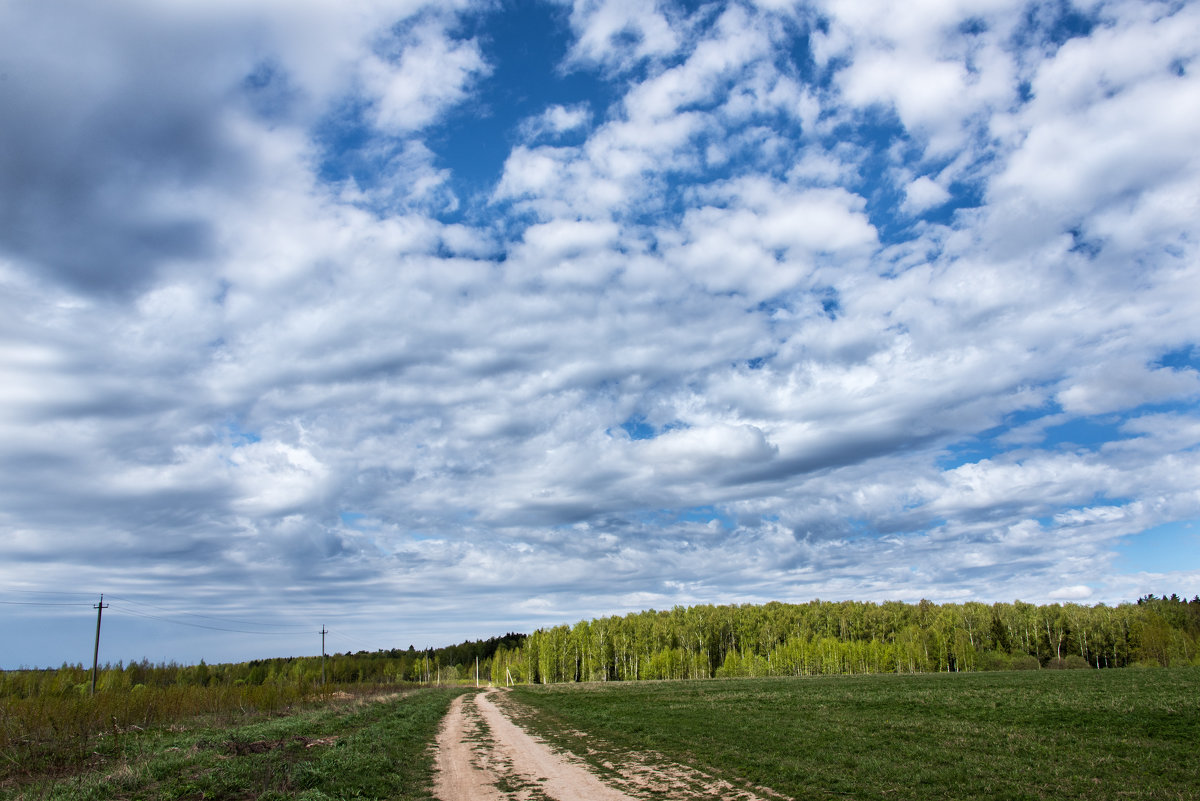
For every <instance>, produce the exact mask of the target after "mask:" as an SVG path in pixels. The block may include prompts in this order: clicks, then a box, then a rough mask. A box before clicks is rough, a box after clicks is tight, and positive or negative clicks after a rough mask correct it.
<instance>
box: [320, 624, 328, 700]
mask: <svg viewBox="0 0 1200 801" xmlns="http://www.w3.org/2000/svg"><path fill="white" fill-rule="evenodd" d="M328 633H329V632H328V631H327V630H326V629H325V626H323V625H322V626H321V684H322V685H324V684H325V635H326V634H328Z"/></svg>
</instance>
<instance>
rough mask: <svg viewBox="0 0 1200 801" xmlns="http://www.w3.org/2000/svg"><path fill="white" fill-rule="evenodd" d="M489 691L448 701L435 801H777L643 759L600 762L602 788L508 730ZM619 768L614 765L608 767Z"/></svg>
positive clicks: (572, 764)
mask: <svg viewBox="0 0 1200 801" xmlns="http://www.w3.org/2000/svg"><path fill="white" fill-rule="evenodd" d="M500 692H501V691H499V690H489V691H488V692H486V693H479V694H477V695H474V696H460V697H459V698H457V699H455V701H454V703H453V704H452V705H451V707H450V711H449V713H447V715H446V718H445V720H444V721H443V722H442V728H441V730H440V731H439V733H438V738H437V749H438V752H437V769H438V776H437V783H436V785H435V788H434V792H435V794H436V795H437V797H438V798H439V799H441V801H500V800H501V799H504V800H505V801H508V800H511V801H527V800H528V801H540V800H541V799H552V800H553V801H636V799H644V798H651V797H653V798H662V797H664V795H665V796H666V797H668V798H672V799H679V801H699V799H722V800H724V799H728V800H729V801H768V800H769V801H778V800H779V799H780V798H782V797H781V796H778V795H775V794H774V793H771V792H770V791H769V790H765V791H763V792H764V795H757V794H755V793H752V792H750V791H748V790H744V789H739V788H735V787H733V786H732V785H731V784H729V783H728V782H725V781H721V780H716V779H713V778H712V777H710V776H708V775H706V774H704V773H701V772H700V771H697V770H694V769H692V768H689V767H686V766H683V765H675V764H670V763H667V762H665V761H664V760H662V759H661V758H655V757H654V756H653V755H646V754H622V755H621V758H620V759H619V760H610V761H607V762H606V763H605V766H606V767H607V768H608V769H609V770H608V772H607V775H606V777H605V781H601V780H600V779H599V778H598V777H597V776H596V774H595V773H593V772H592V770H591V769H590V768H589V767H588V766H586V765H585V764H584V763H583V762H582V761H580V760H579V759H577V758H576V757H574V756H570V755H566V754H563V753H561V752H557V751H553V750H551V749H550V748H549V746H547V745H546V744H545V743H544V742H542V741H541V740H539V739H536V738H535V737H532V736H531V735H530V734H529V733H528V732H526V731H525V730H524V729H522V728H521V727H520V726H518V725H516V724H515V723H513V721H512V720H511V719H510V717H509V716H508V715H507V714H506V713H505V711H504V710H503V709H502V708H501V706H498V705H497V704H496V703H495V701H494V700H493V699H494V698H495V697H498V696H499V694H500ZM614 761H619V762H620V764H619V765H617V764H614Z"/></svg>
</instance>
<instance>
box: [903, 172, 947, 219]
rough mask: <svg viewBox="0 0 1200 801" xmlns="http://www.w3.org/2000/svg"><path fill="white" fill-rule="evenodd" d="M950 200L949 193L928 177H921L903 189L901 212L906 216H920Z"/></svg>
mask: <svg viewBox="0 0 1200 801" xmlns="http://www.w3.org/2000/svg"><path fill="white" fill-rule="evenodd" d="M949 199H950V193H949V192H947V191H946V189H945V188H944V187H942V186H941V185H939V184H938V183H937V182H935V181H934V180H933V179H931V178H930V177H929V176H928V175H922V176H921V177H920V178H917V179H915V180H913V181H911V182H910V183H909V184H908V185H907V186H905V187H904V203H903V204H902V205H901V206H900V208H901V210H903V211H905V212H907V213H908V214H920V213H921V212H923V211H926V210H927V209H931V208H933V207H934V206H940V205H941V204H943V203H945V202H946V201H947V200H949Z"/></svg>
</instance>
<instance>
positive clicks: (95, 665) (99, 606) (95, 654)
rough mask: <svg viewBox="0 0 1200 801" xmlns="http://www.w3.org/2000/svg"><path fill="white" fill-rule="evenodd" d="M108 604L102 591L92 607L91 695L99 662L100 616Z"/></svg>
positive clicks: (94, 692)
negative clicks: (94, 641)
mask: <svg viewBox="0 0 1200 801" xmlns="http://www.w3.org/2000/svg"><path fill="white" fill-rule="evenodd" d="M108 607H109V604H106V603H104V593H100V603H98V604H96V605H95V606H93V607H92V608H93V609H95V610H96V647H95V648H94V649H93V650H92V695H95V694H96V672H97V670H98V666H99V663H100V616H101V615H103V614H104V610H105V609H107V608H108Z"/></svg>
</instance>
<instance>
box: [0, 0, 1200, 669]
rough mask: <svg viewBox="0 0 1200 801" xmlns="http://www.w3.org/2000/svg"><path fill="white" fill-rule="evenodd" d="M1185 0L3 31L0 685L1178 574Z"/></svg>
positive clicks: (96, 17)
mask: <svg viewBox="0 0 1200 801" xmlns="http://www.w3.org/2000/svg"><path fill="white" fill-rule="evenodd" d="M1198 53H1200V4H1197V3H1194V2H1193V3H1189V2H1154V1H1153V0H1112V1H1111V2H1108V1H1101V2H1093V1H1092V0H1086V1H1083V2H1069V1H1068V0H1062V1H1061V2H1034V3H1029V2H1023V1H1020V2H1018V1H1015V0H971V1H970V2H967V1H966V0H914V2H911V3H906V4H903V5H902V6H897V5H895V4H894V3H891V2H883V1H882V0H836V2H835V1H834V0H812V1H811V2H790V1H789V0H728V2H725V1H721V0H719V1H718V2H711V3H697V2H677V1H676V0H662V1H660V2H651V0H569V1H568V0H478V1H477V0H453V2H447V0H439V2H422V1H421V0H359V1H358V2H349V1H347V2H338V3H332V2H318V1H317V0H177V1H175V2H171V3H163V2H158V1H157V0H113V1H112V2H106V3H94V2H91V0H55V2H52V3H47V2H45V1H44V0H7V2H4V3H0V110H2V111H0V443H2V444H0V643H2V645H0V667H3V668H14V667H18V666H21V665H28V666H57V665H59V664H61V663H62V662H64V661H65V662H70V663H76V662H80V663H85V664H86V663H90V658H91V655H92V648H93V636H94V630H95V622H96V619H95V618H96V611H95V609H94V607H95V605H96V604H97V603H98V602H99V598H100V594H101V593H103V594H104V602H105V604H109V606H108V607H107V608H106V609H105V610H104V617H103V629H102V631H103V633H102V639H101V649H100V660H101V662H104V661H108V660H111V661H114V662H115V661H116V660H125V661H128V660H131V659H139V660H140V659H142V658H147V659H149V660H151V661H153V662H158V661H170V660H175V661H179V662H184V663H186V662H195V661H198V660H199V659H201V658H203V659H205V660H207V661H208V662H210V663H211V662H218V661H231V660H233V661H240V660H245V659H251V658H256V657H268V656H287V655H305V654H318V653H320V649H321V644H320V635H319V634H318V632H319V631H320V629H321V628H322V627H326V628H327V629H328V630H329V635H328V639H327V644H326V648H327V650H328V651H329V652H330V653H333V652H344V651H357V650H362V649H366V650H375V649H378V648H393V647H399V648H407V647H408V646H409V645H410V644H411V645H415V646H417V647H418V648H421V647H426V646H439V645H446V644H451V643H455V642H459V641H462V640H465V639H478V638H487V637H490V636H497V635H501V634H504V633H506V632H508V631H525V632H528V631H531V630H533V629H535V628H538V627H541V626H548V625H556V624H559V623H573V622H575V621H578V620H581V619H590V618H592V617H597V616H606V615H612V614H624V613H626V612H631V611H638V610H643V609H651V608H654V609H664V608H667V609H669V608H671V607H673V606H675V605H691V604H699V603H711V604H730V603H758V602H766V601H772V600H778V601H785V602H806V601H809V600H811V599H813V598H821V599H827V600H842V599H848V600H861V601H884V600H901V601H909V602H915V601H917V600H919V599H921V598H928V599H930V600H933V601H935V602H939V603H946V602H962V601H968V600H978V601H983V602H989V603H990V602H995V601H1011V600H1014V599H1021V600H1025V601H1029V602H1034V603H1053V602H1062V603H1066V602H1075V603H1085V604H1097V603H1107V604H1115V603H1120V602H1123V601H1133V600H1136V599H1137V598H1138V597H1140V596H1142V595H1144V594H1146V593H1150V592H1153V593H1156V594H1160V595H1161V594H1164V593H1167V594H1169V593H1179V594H1180V595H1184V596H1186V597H1191V596H1192V595H1193V594H1195V593H1198V592H1200V451H1198V449H1197V446H1198V445H1200V406H1198V401H1200V148H1198V147H1197V143H1198V142H1200V61H1198V60H1197V54H1198Z"/></svg>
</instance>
